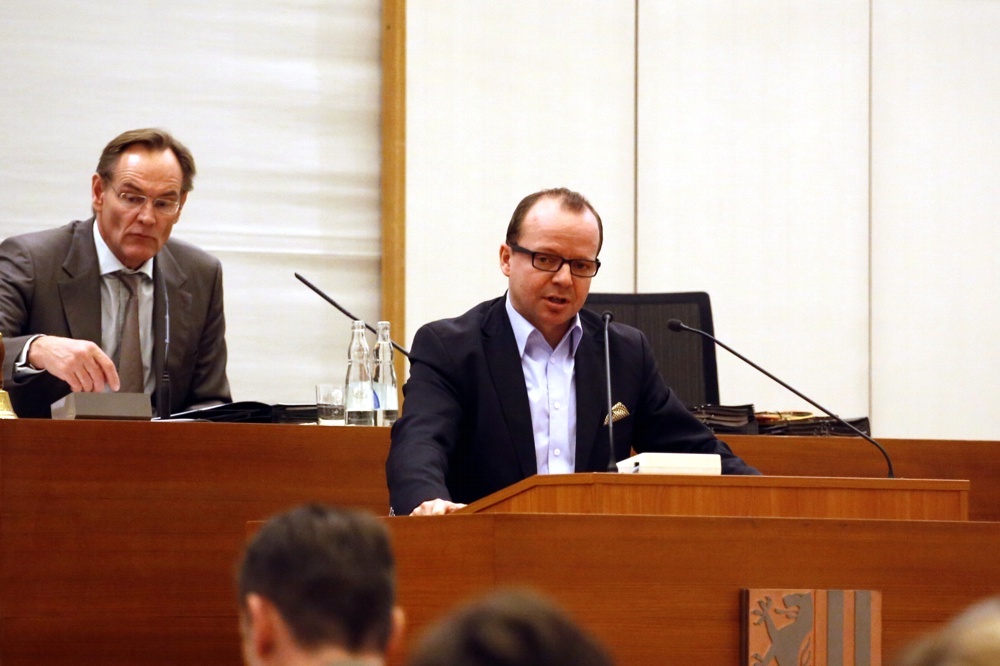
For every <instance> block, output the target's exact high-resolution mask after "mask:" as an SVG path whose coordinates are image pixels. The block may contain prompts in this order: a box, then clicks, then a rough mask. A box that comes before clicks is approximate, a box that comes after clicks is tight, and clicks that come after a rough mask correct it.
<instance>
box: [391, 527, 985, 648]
mask: <svg viewBox="0 0 1000 666" xmlns="http://www.w3.org/2000/svg"><path fill="white" fill-rule="evenodd" d="M389 524H390V526H391V528H392V531H393V536H394V542H395V545H396V549H397V552H398V553H399V554H400V557H401V559H404V560H406V561H407V563H408V564H407V568H406V569H405V570H401V571H400V601H401V603H402V604H403V605H404V606H405V607H406V608H407V610H408V611H409V612H410V613H412V614H414V616H415V617H419V618H423V617H427V616H430V615H432V614H433V613H431V612H427V609H425V608H424V606H423V604H424V603H426V601H427V600H428V599H433V601H434V604H435V608H438V607H440V606H441V605H442V602H443V600H442V596H445V595H448V596H452V595H451V591H452V590H453V589H454V586H455V583H456V581H473V582H472V583H468V584H467V585H466V586H465V587H463V588H462V589H461V590H458V591H457V592H456V593H455V594H454V595H453V598H454V599H455V600H456V601H457V600H459V599H461V598H464V596H466V592H467V590H468V588H469V587H470V586H471V587H475V586H476V585H485V584H487V583H488V582H489V581H490V579H491V578H492V580H493V582H494V583H495V584H497V585H508V584H518V585H530V586H532V587H535V588H538V589H540V590H542V591H543V592H545V593H547V594H550V595H552V596H553V597H555V599H556V600H557V601H558V602H559V603H560V604H562V605H564V606H565V607H566V608H567V609H568V610H569V611H570V613H571V614H572V615H573V616H574V617H575V618H576V619H577V620H579V621H580V622H582V623H583V624H584V625H585V626H586V627H587V628H588V629H590V630H591V631H593V632H594V633H596V634H597V635H598V636H599V637H600V638H601V640H603V641H604V642H605V643H606V644H607V645H608V646H609V647H610V648H611V650H612V651H613V653H614V655H615V657H616V658H617V660H618V663H619V664H686V665H689V666H698V665H702V664H703V665H705V666H717V665H718V664H736V663H739V647H740V645H739V643H740V640H739V626H740V623H739V613H740V590H741V589H743V588H755V587H773V588H783V589H791V588H810V589H813V588H828V589H871V590H881V591H882V593H883V608H882V613H883V636H882V638H883V653H884V654H885V655H886V656H889V655H892V654H894V653H895V651H896V650H898V649H899V648H900V647H901V646H902V645H904V644H905V643H906V642H907V641H909V640H911V639H913V638H915V637H916V636H918V635H920V634H921V633H923V632H924V631H927V630H929V629H931V628H933V627H934V626H936V625H937V624H939V623H941V622H943V621H944V620H946V619H947V618H948V617H950V616H951V615H952V614H954V613H956V612H958V611H959V610H961V609H962V608H963V607H965V606H966V605H968V604H970V603H972V602H973V601H975V600H977V599H979V598H981V597H983V596H985V595H988V594H996V593H997V592H1000V561H998V560H997V558H996V557H995V550H996V547H997V545H998V541H1000V529H998V526H997V525H996V524H990V523H974V522H943V521H942V522H939V521H871V520H819V519H817V520H808V519H797V518H695V517H663V516H595V515H511V514H478V515H475V514H474V515H454V516H447V517H445V518H443V519H441V520H440V521H439V522H435V523H433V524H432V523H430V522H428V521H427V520H426V519H413V518H394V519H390V521H389ZM431 528H433V529H431ZM491 533H492V535H493V538H492V539H491V540H488V541H485V542H481V543H480V545H479V546H478V548H477V549H476V552H475V559H474V560H473V561H471V562H470V553H469V552H468V550H467V549H466V548H464V547H459V545H464V544H466V543H467V542H468V538H469V537H470V536H471V535H476V538H477V539H478V538H482V536H483V535H488V534H491ZM449 543H455V544H456V547H455V548H453V549H449V548H446V547H444V546H443V545H442V544H449ZM484 558H485V559H484ZM484 563H485V566H484ZM484 568H485V570H484ZM490 569H492V576H491V575H490ZM465 570H469V572H470V573H469V576H468V577H466V576H465V575H463V571H465ZM416 628H417V630H418V631H419V626H417V627H416ZM411 639H412V636H411Z"/></svg>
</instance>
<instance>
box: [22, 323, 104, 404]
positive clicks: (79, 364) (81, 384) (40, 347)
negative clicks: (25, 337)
mask: <svg viewBox="0 0 1000 666" xmlns="http://www.w3.org/2000/svg"><path fill="white" fill-rule="evenodd" d="M27 361H28V363H29V364H30V365H31V367H33V368H36V369H38V370H46V371H48V373H49V374H50V375H55V376H56V377H58V378H59V379H61V380H63V381H64V382H66V383H67V384H69V387H70V389H72V390H73V391H74V392H79V391H93V392H96V393H100V392H101V391H103V390H104V385H105V384H107V385H108V386H110V387H111V390H112V391H117V390H118V389H119V388H120V387H121V382H120V381H119V379H118V371H117V370H115V364H114V363H113V362H112V361H111V359H110V358H108V355H107V354H105V353H104V352H103V351H102V350H101V348H100V347H98V346H97V345H95V344H94V343H93V342H90V341H89V340H74V339H73V338H60V337H58V336H55V335H43V336H40V337H37V338H35V339H34V340H32V341H31V347H30V348H29V349H28V358H27Z"/></svg>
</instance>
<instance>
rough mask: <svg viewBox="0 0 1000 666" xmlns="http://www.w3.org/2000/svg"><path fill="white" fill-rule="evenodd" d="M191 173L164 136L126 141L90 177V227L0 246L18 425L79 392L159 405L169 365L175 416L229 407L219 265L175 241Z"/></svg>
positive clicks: (7, 366) (1, 326) (190, 164)
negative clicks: (123, 395)
mask: <svg viewBox="0 0 1000 666" xmlns="http://www.w3.org/2000/svg"><path fill="white" fill-rule="evenodd" d="M194 175H195V164H194V158H193V157H192V155H191V153H190V152H189V151H188V149H187V148H185V147H184V146H183V145H182V144H181V143H179V142H178V141H176V140H175V139H174V138H173V137H172V136H171V135H170V134H168V133H167V132H164V131H162V130H157V129H140V130H132V131H129V132H125V133H124V134H122V135H120V136H119V137H117V138H115V139H113V140H112V141H111V142H110V143H109V144H108V145H107V146H106V147H105V149H104V152H103V153H102V154H101V157H100V160H99V161H98V164H97V173H95V174H94V175H93V177H92V179H91V201H92V204H91V205H92V211H93V213H94V215H93V217H91V218H90V219H89V220H86V221H84V222H71V223H70V224H68V225H66V226H64V227H60V228H58V229H52V230H48V231H42V232H35V233H30V234H24V235H22V236H15V237H12V238H8V239H7V240H5V241H4V242H3V243H2V244H0V277H2V279H0V332H2V333H3V335H4V337H3V344H4V347H5V348H6V352H7V353H6V355H5V358H4V367H3V377H4V385H5V387H6V388H7V389H8V391H9V393H10V398H11V402H12V403H13V406H14V411H15V412H17V414H18V415H19V416H22V417H40V418H45V417H48V416H49V415H50V411H49V406H50V405H51V403H52V402H54V401H56V400H58V399H59V398H61V397H63V396H64V395H66V394H67V393H69V392H70V391H94V392H100V391H106V390H112V391H119V390H121V391H128V392H138V393H143V392H144V393H147V394H150V395H151V396H153V395H154V393H156V392H157V391H158V390H160V391H165V390H166V388H165V386H164V385H165V384H166V383H165V382H162V381H161V376H163V370H164V365H165V366H166V370H167V374H168V376H169V379H170V382H169V386H170V388H169V404H170V411H171V412H172V413H173V412H179V411H182V410H185V409H189V408H192V407H196V406H202V405H209V404H217V403H221V402H230V401H231V398H230V394H229V380H228V379H227V377H226V340H225V329H226V323H225V316H224V314H223V303H222V267H221V265H220V263H219V261H218V259H216V258H215V257H212V256H211V255H209V254H207V253H205V252H204V251H202V250H200V249H198V248H196V247H194V246H192V245H189V244H187V243H184V242H183V241H179V240H176V239H175V240H169V239H170V232H171V231H172V230H173V227H174V225H175V224H176V223H177V221H178V219H179V218H180V214H181V210H182V209H183V207H184V202H185V201H186V200H187V195H188V192H190V191H191V190H192V189H193V187H194ZM168 325H169V336H167V326H168ZM167 341H169V343H168V342H167ZM164 356H166V359H164Z"/></svg>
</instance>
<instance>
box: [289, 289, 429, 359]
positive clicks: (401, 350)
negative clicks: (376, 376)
mask: <svg viewBox="0 0 1000 666" xmlns="http://www.w3.org/2000/svg"><path fill="white" fill-rule="evenodd" d="M295 277H296V278H298V280H299V282H301V283H302V284H304V285H305V286H307V287H309V288H310V289H312V290H313V291H315V292H316V293H317V294H319V295H320V297H321V298H322V299H323V300H325V301H326V302H327V303H329V304H330V305H332V306H333V307H335V308H337V309H338V310H340V311H341V312H343V313H344V314H345V315H347V316H348V317H350V318H351V320H352V321H359V320H358V318H357V317H355V316H354V315H352V314H351V313H350V312H348V311H347V310H346V309H345V308H343V307H341V305H340V303H338V302H337V301H335V300H333V299H332V298H330V297H329V296H328V295H327V294H326V292H325V291H323V290H322V289H320V288H319V287H317V286H316V285H314V284H313V283H312V282H310V281H309V280H307V279H305V278H304V277H302V276H301V275H299V274H298V273H296V274H295ZM365 328H367V329H368V330H369V331H371V332H372V333H374V334H375V335H378V331H376V330H375V328H374V327H373V326H372V325H371V324H369V323H368V322H365ZM389 342H390V343H392V346H393V347H394V348H395V349H396V350H397V351H399V353H400V354H402V355H403V356H405V357H406V358H409V357H410V352H408V351H406V349H405V348H403V347H401V346H400V345H397V344H396V343H395V342H394V341H392V340H390V341H389Z"/></svg>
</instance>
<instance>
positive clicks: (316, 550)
mask: <svg viewBox="0 0 1000 666" xmlns="http://www.w3.org/2000/svg"><path fill="white" fill-rule="evenodd" d="M238 586H239V604H240V629H241V633H242V634H243V652H244V657H245V659H246V662H247V663H248V664H250V665H251V666H257V665H264V664H289V663H309V662H316V663H323V664H335V663H337V660H339V659H354V660H363V661H370V662H371V663H373V664H379V663H381V662H382V660H383V657H384V655H385V651H386V648H387V647H388V644H389V642H390V639H391V638H392V637H393V636H394V634H396V633H397V632H398V631H399V630H400V629H401V626H402V614H401V612H400V611H399V610H398V609H397V608H396V607H395V605H394V604H395V563H394V560H393V555H392V547H391V545H390V542H389V534H388V531H387V529H386V527H385V526H384V525H383V524H382V523H381V522H380V521H379V520H378V519H377V518H375V517H374V516H372V515H369V514H367V513H363V512H360V511H354V510H349V509H334V508H328V507H324V506H319V505H309V506H303V507H299V508H297V509H294V510H292V511H289V512H287V513H284V514H281V515H278V516H275V517H273V518H271V519H270V520H269V521H268V522H267V523H266V524H265V525H264V526H263V527H262V528H261V530H260V531H259V532H258V533H257V534H256V536H254V538H253V540H252V541H251V543H250V545H249V546H247V549H246V552H245V554H244V556H243V562H242V564H241V565H240V570H239V574H238Z"/></svg>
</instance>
